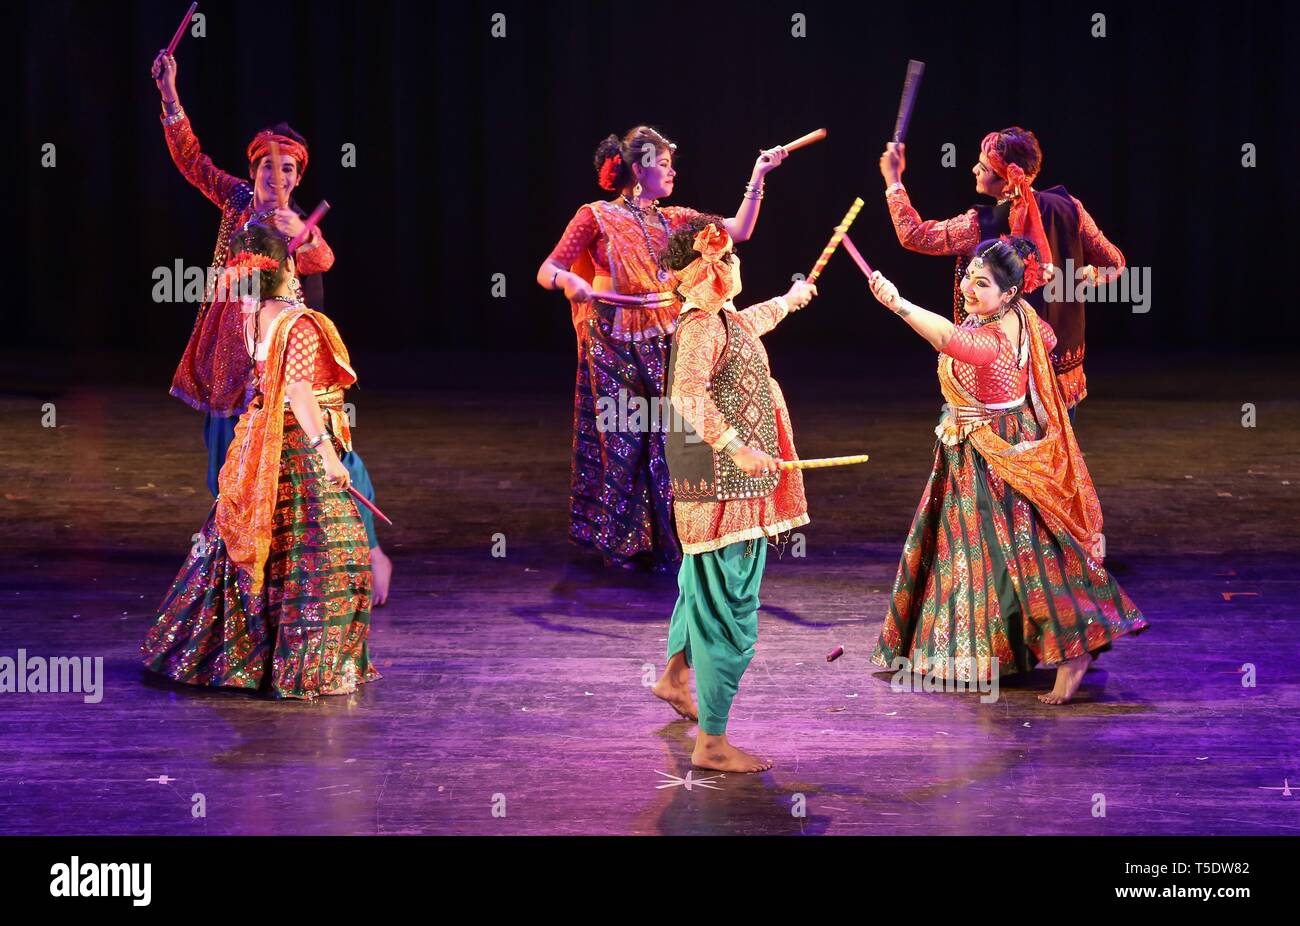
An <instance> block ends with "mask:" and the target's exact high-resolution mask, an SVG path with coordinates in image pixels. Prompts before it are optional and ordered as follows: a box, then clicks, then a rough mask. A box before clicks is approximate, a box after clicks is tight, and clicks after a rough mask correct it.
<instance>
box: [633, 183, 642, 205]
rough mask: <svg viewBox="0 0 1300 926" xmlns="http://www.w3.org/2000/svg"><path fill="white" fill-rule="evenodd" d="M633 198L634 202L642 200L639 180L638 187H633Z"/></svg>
mask: <svg viewBox="0 0 1300 926" xmlns="http://www.w3.org/2000/svg"><path fill="white" fill-rule="evenodd" d="M632 198H633V199H634V200H635V199H640V198H641V181H639V180H638V181H637V184H636V186H634V187H632Z"/></svg>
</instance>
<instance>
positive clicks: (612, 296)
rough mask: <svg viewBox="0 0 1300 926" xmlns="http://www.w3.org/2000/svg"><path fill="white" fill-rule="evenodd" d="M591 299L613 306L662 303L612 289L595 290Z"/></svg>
mask: <svg viewBox="0 0 1300 926" xmlns="http://www.w3.org/2000/svg"><path fill="white" fill-rule="evenodd" d="M648 295H655V294H653V293H650V294H648ZM591 298H592V300H593V301H595V302H608V303H610V304H611V305H634V306H647V305H657V304H658V303H659V302H660V300H659V299H651V300H647V299H646V298H645V295H640V296H638V295H635V294H632V293H616V292H614V291H613V290H612V289H597V290H593V291H592V293H591ZM663 301H665V302H666V301H668V300H663Z"/></svg>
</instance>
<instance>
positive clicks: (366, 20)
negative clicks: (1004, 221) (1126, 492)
mask: <svg viewBox="0 0 1300 926" xmlns="http://www.w3.org/2000/svg"><path fill="white" fill-rule="evenodd" d="M184 7H185V3H184V2H183V0H168V2H165V3H163V2H137V3H112V4H103V3H94V4H91V3H86V4H84V5H83V4H75V3H67V2H56V3H39V4H38V3H28V4H24V5H21V6H17V7H13V8H10V9H9V10H8V11H7V13H6V14H4V15H6V16H7V17H8V19H9V28H7V29H6V35H7V36H8V41H9V46H10V47H9V52H10V54H9V56H8V61H9V73H10V78H11V84H12V86H13V87H14V91H15V95H16V102H17V106H16V107H15V111H14V118H16V120H17V125H16V131H13V132H11V133H10V135H11V137H12V138H13V139H14V143H13V145H12V147H10V148H9V157H10V158H11V159H12V160H11V163H10V164H9V165H8V167H9V174H10V176H12V177H14V179H15V185H14V188H13V192H12V196H13V198H14V199H15V200H16V205H17V209H16V213H17V215H16V217H15V218H12V219H11V220H10V221H9V223H8V224H7V226H6V228H7V232H8V236H11V240H7V241H6V242H5V247H6V251H7V254H8V255H9V258H10V260H9V263H10V264H11V267H10V269H11V271H14V270H16V271H17V272H10V273H9V274H7V275H6V276H7V279H8V281H9V284H10V286H11V288H14V289H16V290H17V294H18V298H17V299H16V300H14V299H11V300H6V302H7V303H8V304H9V305H10V306H11V307H16V308H17V311H16V312H15V313H14V317H13V318H11V320H10V322H9V323H7V324H6V326H5V331H6V340H7V341H8V343H9V346H16V347H20V348H53V349H55V350H56V351H61V350H67V351H69V352H73V353H76V352H85V351H87V350H99V349H106V350H110V351H114V350H116V351H131V352H143V353H145V354H147V355H150V356H156V357H157V358H159V362H160V363H162V362H163V361H166V362H168V363H170V362H171V361H173V360H174V359H175V357H176V356H178V355H179V352H180V349H181V347H182V345H183V343H184V341H185V338H186V336H187V335H188V333H189V329H190V326H191V324H192V320H193V309H194V307H193V306H173V305H157V304H155V303H153V302H152V300H151V298H150V292H151V289H152V286H153V281H152V279H151V272H152V270H153V268H154V267H156V266H170V265H171V264H172V263H173V262H174V261H175V260H176V259H177V258H181V259H183V260H184V261H185V262H186V263H187V264H195V265H204V264H206V261H207V260H208V259H209V257H210V255H211V250H212V244H213V239H214V237H215V234H216V229H217V223H218V219H219V213H218V211H217V210H216V209H215V208H214V207H213V206H212V205H211V204H210V203H208V202H207V201H206V200H205V199H204V198H203V197H202V196H201V195H200V194H199V193H198V192H197V191H195V190H194V189H192V188H191V187H189V186H188V185H187V184H186V183H185V182H184V181H183V180H182V179H181V177H180V176H179V174H178V173H177V171H176V170H175V169H174V167H173V165H172V163H171V161H170V158H169V157H168V155H167V150H166V147H165V145H164V143H163V138H162V131H161V128H160V127H159V124H158V112H159V105H158V95H157V92H156V90H155V89H154V86H153V82H152V81H151V80H150V78H149V76H148V73H147V72H148V68H149V64H150V62H151V60H152V57H153V55H154V54H155V53H156V50H157V49H158V48H159V47H160V46H161V45H163V44H165V43H166V41H167V39H168V38H169V37H170V35H171V33H172V31H173V30H174V29H175V26H176V23H177V22H178V20H179V18H180V15H181V13H182V12H183V10H184ZM1296 9H1297V7H1296V5H1294V4H1281V3H1278V4H1269V3H1249V2H1242V3H1235V4H1231V5H1223V4H1218V3H1216V4H1195V3H1169V4H1130V3H1123V4H1120V3H1104V2H1102V3H1098V2H1089V3H1087V4H1047V3H1021V2H1007V3H960V4H946V3H930V2H915V3H894V4H887V5H886V4H882V5H877V4H849V3H813V2H803V0H798V2H792V3H771V4H767V3H734V2H703V0H696V2H662V3H653V4H649V3H648V4H607V3H549V4H543V3H519V2H505V0H500V2H493V3H490V4H487V5H482V4H472V3H466V4H445V3H422V2H412V3H379V2H367V3H364V4H361V3H358V4H352V3H339V2H310V3H308V2H291V0H260V2H257V3H253V2H239V3H221V2H204V3H202V4H201V6H200V10H201V11H203V12H205V13H206V14H207V23H206V26H207V35H206V37H204V38H193V37H191V36H187V37H186V38H185V39H184V40H183V42H182V44H181V47H180V49H179V51H178V58H179V62H180V72H179V88H180V93H181V99H182V102H183V104H184V106H185V108H186V110H187V111H188V112H189V114H190V116H191V119H192V121H193V123H194V126H195V128H196V130H197V132H198V134H199V137H200V139H201V140H202V141H203V143H204V146H205V149H206V150H207V151H208V152H209V153H210V154H211V155H212V156H213V158H214V159H215V160H216V161H217V163H218V164H219V165H221V166H224V167H225V168H226V169H228V170H230V171H231V172H233V173H241V174H244V173H246V161H245V158H244V146H245V144H246V142H247V140H248V138H249V137H250V135H251V134H252V133H253V132H254V131H256V130H257V129H258V128H260V127H261V126H263V125H265V124H268V123H270V122H273V121H276V120H279V119H287V120H288V121H290V122H291V123H292V124H293V125H294V126H296V127H297V128H298V129H299V130H300V131H301V132H303V133H304V134H305V135H306V136H307V138H308V140H309V142H310V144H311V147H312V161H311V165H310V167H309V169H308V171H307V174H306V178H305V181H304V184H303V186H302V188H301V189H300V193H299V200H300V201H301V203H302V205H303V206H305V207H307V208H310V207H311V206H312V205H314V204H315V203H316V201H318V200H319V199H320V198H322V197H325V198H328V199H329V200H330V201H331V203H332V204H333V206H334V210H333V212H332V213H331V214H330V216H329V217H328V219H327V220H326V223H325V226H324V227H325V230H326V233H327V236H328V238H329V240H330V241H331V243H332V245H333V247H334V249H335V251H336V253H337V255H338V262H337V264H336V265H335V268H334V269H333V270H332V271H331V272H330V273H329V274H328V275H327V276H326V292H327V299H326V303H327V305H326V308H327V311H329V313H330V314H331V315H333V316H334V317H335V318H336V319H337V320H338V321H339V323H340V325H341V327H342V329H343V332H344V335H345V337H346V338H347V340H348V341H349V343H350V344H352V345H353V346H354V347H356V348H358V349H360V350H362V351H382V350H387V349H390V348H400V349H404V350H421V351H426V350H431V351H440V352H442V351H454V352H474V353H480V352H481V353H482V354H484V355H485V356H488V357H489V358H490V357H491V356H492V355H493V354H497V353H499V354H500V356H502V357H504V356H505V355H507V354H510V353H515V352H528V351H538V352H544V353H554V354H556V355H559V354H563V353H568V352H571V351H572V349H573V348H572V338H573V336H572V330H571V328H570V326H569V324H568V308H567V305H566V304H565V303H564V302H563V300H562V299H561V298H560V296H559V295H558V294H554V293H547V292H544V291H542V290H540V289H539V288H538V287H537V286H536V284H535V282H534V274H535V272H536V269H537V266H538V264H539V263H540V262H541V260H542V259H543V258H544V257H545V256H546V254H547V253H548V251H549V250H550V248H551V247H552V245H553V244H554V242H555V240H556V239H557V238H558V237H559V235H560V233H561V231H562V230H563V228H564V225H565V223H566V222H567V221H568V219H569V218H570V217H571V216H572V215H573V212H574V211H575V209H576V208H577V207H578V206H579V205H580V204H581V203H583V202H585V201H589V200H591V199H595V198H597V197H599V196H603V195H605V194H603V192H602V191H601V190H599V189H598V188H597V187H596V185H595V173H594V170H593V167H592V164H591V158H592V151H593V149H594V148H595V145H596V143H597V142H598V141H599V139H600V138H602V137H603V136H604V135H606V134H607V133H609V132H611V131H614V132H620V133H621V132H622V131H624V130H626V129H627V128H628V127H629V126H630V125H633V124H635V123H637V122H642V121H644V122H649V123H651V124H654V125H656V126H658V127H660V128H661V129H662V130H663V131H664V132H665V133H667V134H668V135H669V136H670V137H671V138H673V139H674V140H675V141H676V142H677V143H678V145H679V159H678V169H679V172H680V175H679V181H678V184H677V191H676V193H675V196H674V199H673V201H674V202H678V203H686V204H690V205H693V206H696V207H699V208H704V209H709V210H714V211H720V212H723V213H724V214H731V213H732V212H733V211H734V209H735V207H736V205H737V204H738V203H739V200H740V193H741V188H742V186H743V183H744V181H745V180H746V179H747V177H748V174H749V171H750V167H751V165H752V162H753V159H754V156H755V154H756V153H757V150H758V148H759V147H760V146H770V145H773V144H776V143H779V142H781V141H785V140H788V139H790V138H793V137H795V136H797V135H801V134H803V133H804V132H807V131H809V130H811V129H814V128H817V127H819V126H825V127H826V128H827V129H829V131H830V137H829V139H828V140H827V141H826V142H823V143H821V144H819V145H816V146H814V147H812V148H809V149H806V150H803V151H800V152H798V153H796V154H795V155H793V156H792V157H791V158H790V159H789V160H788V161H787V162H786V164H785V165H783V166H782V167H781V168H779V169H778V170H777V171H776V172H775V173H774V174H772V175H771V176H770V177H769V179H768V184H767V187H768V196H767V199H766V200H765V201H764V205H763V212H762V216H761V218H760V220H759V224H758V228H757V232H756V235H755V237H754V239H753V240H752V241H751V242H749V243H747V244H746V245H745V246H744V249H743V250H744V254H745V286H746V296H748V297H751V299H752V300H754V301H756V300H757V299H759V298H765V297H767V296H770V295H772V294H775V293H777V292H781V291H784V289H785V288H786V286H788V283H789V278H790V275H791V274H792V273H794V272H797V271H801V270H802V271H804V272H806V271H807V269H808V267H809V266H810V265H811V263H812V261H813V259H814V258H815V256H816V255H817V253H818V252H819V251H820V249H821V247H822V245H823V243H824V241H825V239H826V237H827V235H828V234H829V232H830V230H831V227H832V226H833V225H834V224H835V222H836V221H837V220H838V219H839V217H840V215H841V214H842V213H843V212H844V210H845V208H846V207H847V205H848V204H849V202H850V201H851V200H852V198H853V197H854V196H855V195H861V196H863V197H864V198H865V199H866V202H867V205H866V207H865V208H864V210H863V212H862V214H861V216H860V218H859V219H858V222H857V224H856V226H855V228H854V232H853V234H854V238H855V240H857V242H858V244H859V246H860V247H861V248H862V250H863V251H864V252H865V254H866V256H867V258H868V260H870V261H872V262H873V264H874V265H875V266H877V267H879V268H880V269H882V270H883V271H885V272H886V273H887V274H889V275H890V276H892V277H894V278H895V279H896V280H897V281H898V283H899V284H900V286H901V288H902V289H903V291H904V292H905V293H906V294H907V295H909V297H911V298H913V299H914V301H918V302H920V303H922V304H925V305H930V306H932V307H935V308H938V309H940V310H943V309H945V308H946V306H947V305H948V298H949V286H950V280H951V270H952V264H951V261H950V259H947V258H932V257H925V256H920V255H913V254H908V253H905V252H904V251H902V249H901V248H899V246H898V244H897V242H896V240H895V239H894V237H893V234H892V230H891V228H890V224H889V220H888V216H887V213H886V210H885V207H884V200H883V196H882V190H883V183H882V182H881V179H880V176H879V173H878V170H877V168H876V160H877V157H878V155H879V152H880V150H881V148H882V146H883V143H884V142H885V140H886V139H887V137H888V135H889V133H890V131H891V129H892V125H893V119H894V113H895V108H896V106H897V100H898V94H899V89H900V85H901V81H902V76H903V71H904V68H905V65H906V62H907V59H908V58H909V57H916V58H920V59H923V60H924V61H926V63H927V72H926V75H925V81H924V85H923V87H922V89H921V95H920V101H919V105H918V109H917V111H916V116H915V119H914V121H913V123H912V129H911V134H910V136H909V138H908V149H909V165H908V171H907V173H906V176H905V180H906V182H907V184H908V187H909V190H910V191H911V193H912V196H913V200H914V202H915V203H916V205H917V206H918V208H919V209H920V210H921V211H922V214H923V215H924V216H926V217H946V216H949V215H952V214H955V213H957V212H959V211H962V210H963V209H965V208H967V207H968V206H969V205H971V204H973V203H974V202H975V201H976V197H975V194H974V193H973V189H972V179H971V177H970V173H969V169H970V165H971V163H972V161H973V160H974V159H975V156H976V154H977V145H978V143H979V140H980V138H981V137H982V136H983V134H984V133H985V132H986V131H989V130H990V129H995V128H1001V127H1003V126H1006V125H1010V124H1017V123H1018V124H1021V125H1024V126H1027V127H1029V128H1032V129H1033V130H1034V131H1035V132H1037V134H1038V136H1039V138H1040V140H1041V142H1042V145H1043V149H1044V154H1045V165H1044V169H1043V172H1042V175H1041V177H1040V179H1039V182H1038V185H1039V186H1040V188H1041V187H1043V186H1047V185H1051V184H1054V183H1058V182H1063V183H1065V184H1066V185H1067V186H1068V187H1069V188H1070V190H1071V192H1073V193H1074V194H1075V195H1076V196H1078V197H1079V198H1080V199H1082V200H1083V202H1084V203H1085V204H1086V205H1087V207H1088V208H1089V210H1090V211H1091V212H1092V214H1093V215H1094V217H1095V218H1096V219H1097V221H1098V222H1099V224H1100V225H1101V227H1102V228H1103V230H1105V232H1106V233H1107V234H1108V235H1109V236H1110V237H1111V239H1112V240H1113V241H1115V242H1116V243H1117V244H1118V245H1119V246H1120V247H1121V248H1122V249H1123V250H1124V252H1125V254H1126V255H1127V257H1128V260H1129V263H1130V264H1131V265H1134V266H1139V267H1150V268H1152V308H1151V311H1150V312H1149V313H1148V314H1145V315H1137V314H1133V313H1131V312H1130V311H1129V310H1128V308H1127V307H1105V306H1102V307H1096V308H1094V309H1093V310H1092V312H1091V314H1090V317H1089V328H1090V332H1089V333H1090V337H1089V340H1090V343H1091V344H1092V345H1093V346H1094V348H1097V347H1101V346H1104V345H1117V344H1120V343H1121V342H1123V343H1127V344H1135V345H1139V346H1142V347H1144V348H1149V349H1151V350H1152V351H1153V352H1155V351H1160V350H1164V349H1166V347H1168V348H1171V349H1172V348H1174V347H1180V346H1191V347H1216V346H1220V345H1229V346H1237V347H1245V348H1258V347H1263V346H1290V347H1294V346H1295V345H1296V344H1297V334H1296V326H1295V325H1294V324H1293V322H1292V314H1291V312H1290V308H1291V305H1292V301H1293V295H1292V294H1293V291H1294V284H1293V282H1292V279H1293V277H1294V265H1295V255H1296V253H1297V222H1296V220H1295V217H1294V212H1295V204H1296V203H1297V202H1298V201H1300V196H1297V193H1298V192H1300V191H1298V190H1297V186H1298V184H1297V180H1296V173H1295V171H1294V170H1293V169H1292V165H1293V161H1294V158H1295V155H1296V152H1297V151H1298V150H1300V146H1298V145H1297V127H1296V126H1297V119H1296V116H1297V105H1296V99H1295V93H1296V88H1297V86H1300V81H1297V71H1298V67H1297V62H1296V58H1297V55H1296V53H1295V51H1294V49H1293V47H1292V44H1291V43H1292V40H1293V39H1294V36H1295V35H1296V34H1297V33H1298V28H1297V27H1300V14H1298V13H1297V12H1296ZM1094 11H1100V12H1104V13H1105V14H1106V16H1107V32H1108V35H1107V37H1106V38H1093V37H1092V35H1091V27H1092V19H1091V17H1092V13H1093V12H1094ZM495 12H501V13H504V15H505V17H506V20H505V22H506V32H507V35H506V37H505V38H493V37H492V36H491V34H490V30H491V26H492V20H491V17H492V14H493V13H495ZM795 12H801V13H803V14H805V15H806V17H807V37H806V38H794V37H792V36H791V16H792V15H793V14H794V13H795ZM47 141H48V142H54V143H55V144H56V145H57V151H58V166H57V167H56V168H52V169H51V168H42V167H41V166H40V153H41V145H42V144H43V143H45V142H47ZM945 142H952V143H954V144H955V145H956V146H957V151H958V158H957V166H956V167H955V168H943V167H941V166H940V148H941V146H942V145H943V144H944V143H945ZM1246 142H1250V143H1253V144H1255V145H1256V146H1257V150H1258V163H1259V166H1258V167H1255V168H1253V169H1246V168H1243V167H1242V166H1241V157H1242V153H1241V146H1242V144H1243V143H1246ZM345 143H352V144H355V145H356V148H357V166H356V167H355V168H344V167H342V166H341V165H340V147H341V146H342V145H343V144H345ZM495 273H503V274H505V275H506V285H507V295H506V297H505V298H504V299H494V298H492V297H491V294H490V287H491V282H492V275H493V274H495ZM822 291H823V297H822V299H821V300H820V301H819V303H818V307H819V309H820V311H819V312H818V314H817V316H816V321H815V322H812V321H811V320H810V321H808V322H807V323H805V324H801V325H799V326H797V328H796V329H795V330H793V331H791V332H790V333H789V334H788V335H783V337H785V338H788V339H789V341H790V343H791V344H792V345H795V344H801V345H804V346H805V347H807V348H809V349H813V348H816V349H820V348H821V347H823V346H826V347H832V346H839V347H843V346H857V345H862V346H863V348H864V349H865V350H884V349H885V348H884V347H880V346H875V347H873V346H872V345H873V344H874V343H875V342H877V341H878V340H879V339H884V341H883V343H884V344H887V345H898V344H899V343H901V341H902V339H901V338H900V336H899V334H898V328H899V326H898V322H897V320H896V319H893V318H892V317H890V316H888V314H887V313H885V312H884V310H883V309H880V308H879V307H878V306H876V305H875V304H874V303H870V302H869V301H868V297H867V296H866V291H865V287H864V285H863V281H862V279H861V278H860V276H859V275H858V274H857V271H856V270H855V269H854V268H853V266H852V265H851V263H849V261H848V260H847V258H846V257H845V256H844V255H840V256H837V257H836V258H835V260H834V262H833V263H832V265H831V267H830V269H829V270H828V271H827V273H826V274H825V276H824V277H823V285H822ZM741 302H742V303H743V302H745V298H744V297H742V299H741ZM917 346H918V348H919V347H923V345H919V343H918V345H917ZM490 366H491V363H490V361H489V362H488V364H487V365H486V367H485V368H484V371H485V372H490Z"/></svg>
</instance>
